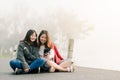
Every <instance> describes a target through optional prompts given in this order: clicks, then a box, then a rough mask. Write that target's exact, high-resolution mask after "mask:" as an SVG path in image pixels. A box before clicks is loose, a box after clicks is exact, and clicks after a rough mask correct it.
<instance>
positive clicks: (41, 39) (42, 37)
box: [40, 34, 47, 44]
mask: <svg viewBox="0 0 120 80" xmlns="http://www.w3.org/2000/svg"><path fill="white" fill-rule="evenodd" d="M40 42H41V44H45V43H46V42H47V35H46V34H42V35H41V36H40Z"/></svg>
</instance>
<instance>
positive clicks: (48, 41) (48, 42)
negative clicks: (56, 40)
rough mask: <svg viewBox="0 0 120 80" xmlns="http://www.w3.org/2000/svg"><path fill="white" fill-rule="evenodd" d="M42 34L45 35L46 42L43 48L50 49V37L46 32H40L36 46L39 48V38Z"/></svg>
mask: <svg viewBox="0 0 120 80" xmlns="http://www.w3.org/2000/svg"><path fill="white" fill-rule="evenodd" d="M42 34H45V35H46V36H47V41H46V43H45V47H47V48H51V40H50V35H49V33H48V31H47V30H42V31H41V32H40V34H39V36H38V46H39V47H40V46H41V44H42V43H41V41H40V37H41V35H42Z"/></svg>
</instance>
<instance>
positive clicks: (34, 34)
mask: <svg viewBox="0 0 120 80" xmlns="http://www.w3.org/2000/svg"><path fill="white" fill-rule="evenodd" d="M36 38H37V36H36V33H35V32H34V33H33V34H32V35H31V36H30V40H31V42H34V41H35V40H36Z"/></svg>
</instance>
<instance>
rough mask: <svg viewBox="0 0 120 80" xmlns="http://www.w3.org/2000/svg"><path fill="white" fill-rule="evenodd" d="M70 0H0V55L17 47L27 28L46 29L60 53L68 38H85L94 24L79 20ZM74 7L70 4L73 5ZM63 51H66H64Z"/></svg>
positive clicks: (62, 51) (63, 50)
mask: <svg viewBox="0 0 120 80" xmlns="http://www.w3.org/2000/svg"><path fill="white" fill-rule="evenodd" d="M73 2H74V1H72V0H70V1H69V0H65V1H64V0H44V1H43V0H0V36H1V39H0V54H5V53H7V54H10V53H11V52H12V51H13V50H14V49H16V47H17V45H18V43H19V41H20V40H22V39H23V38H24V36H25V34H26V32H27V30H28V29H35V30H36V31H37V33H38V34H39V33H40V31H41V30H42V29H45V30H48V31H49V33H50V35H51V39H52V41H53V42H54V43H55V44H56V45H57V46H58V49H59V50H60V52H61V54H62V55H63V56H65V55H67V51H68V50H67V49H68V40H69V39H71V38H73V39H77V38H85V36H88V35H89V32H90V31H92V30H93V27H94V25H93V24H92V23H90V22H89V21H88V20H87V19H80V18H78V17H79V13H78V12H76V11H74V10H75V8H74V6H75V3H76V1H75V2H74V3H73ZM72 6H73V7H72ZM63 53H65V54H63Z"/></svg>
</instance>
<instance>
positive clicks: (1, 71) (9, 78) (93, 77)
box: [0, 58, 120, 80]
mask: <svg viewBox="0 0 120 80" xmlns="http://www.w3.org/2000/svg"><path fill="white" fill-rule="evenodd" d="M9 60H10V59H9V58H0V80H120V71H111V70H102V69H93V68H85V67H76V71H75V72H72V73H70V72H69V73H68V72H55V73H39V74H37V73H36V74H22V75H15V74H14V73H13V71H12V69H11V68H10V66H9Z"/></svg>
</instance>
